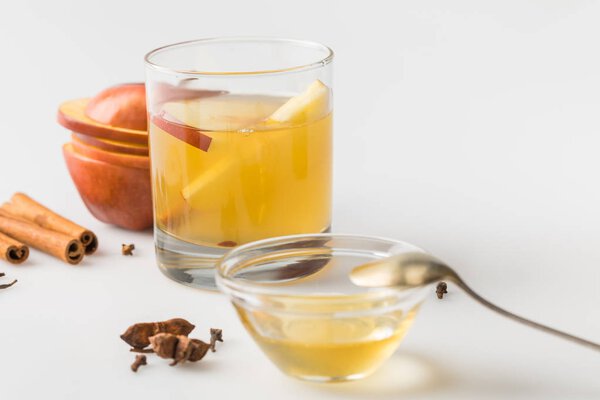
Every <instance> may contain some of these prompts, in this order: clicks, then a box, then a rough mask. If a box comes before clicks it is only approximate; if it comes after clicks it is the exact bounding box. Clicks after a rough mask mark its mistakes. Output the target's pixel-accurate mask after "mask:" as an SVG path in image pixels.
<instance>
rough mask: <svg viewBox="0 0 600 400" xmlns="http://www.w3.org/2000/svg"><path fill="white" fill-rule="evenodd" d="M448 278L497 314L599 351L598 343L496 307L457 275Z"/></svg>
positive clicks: (599, 345)
mask: <svg viewBox="0 0 600 400" xmlns="http://www.w3.org/2000/svg"><path fill="white" fill-rule="evenodd" d="M449 278H450V280H452V281H454V283H455V284H456V285H458V286H459V287H460V288H461V289H462V290H464V291H465V292H466V293H467V294H468V295H469V296H471V297H472V298H473V299H475V300H477V301H478V302H479V303H481V304H482V305H484V306H486V307H487V308H489V309H491V310H494V311H496V312H497V313H499V314H502V315H504V316H505V317H507V318H510V319H512V320H514V321H517V322H520V323H522V324H524V325H527V326H529V327H531V328H535V329H538V330H540V331H542V332H546V333H550V334H552V335H555V336H558V337H560V338H563V339H566V340H569V341H571V342H574V343H577V344H580V345H582V346H585V347H588V348H590V349H592V350H596V351H600V344H598V343H594V342H590V341H589V340H585V339H582V338H579V337H577V336H573V335H570V334H568V333H565V332H561V331H559V330H557V329H554V328H550V327H549V326H546V325H542V324H538V323H537V322H533V321H531V320H529V319H526V318H523V317H519V316H518V315H515V314H513V313H511V312H508V311H506V310H505V309H503V308H500V307H498V306H497V305H495V304H492V303H490V302H489V301H487V300H486V299H484V298H483V297H481V296H480V295H478V294H477V293H475V292H474V291H473V289H471V288H470V287H469V286H467V284H466V283H465V282H464V281H463V280H462V279H460V278H459V277H458V276H452V277H449Z"/></svg>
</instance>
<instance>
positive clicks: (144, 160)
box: [71, 140, 150, 170]
mask: <svg viewBox="0 0 600 400" xmlns="http://www.w3.org/2000/svg"><path fill="white" fill-rule="evenodd" d="M71 147H72V148H73V151H75V152H76V153H78V154H81V155H82V156H84V157H87V158H91V159H93V160H97V161H102V162H105V163H108V164H112V165H117V166H120V167H126V168H139V169H146V170H148V169H150V157H148V156H139V155H134V154H123V153H115V152H112V151H106V150H102V149H100V148H98V147H94V146H90V145H88V144H86V143H84V142H81V141H78V140H73V141H72V142H71Z"/></svg>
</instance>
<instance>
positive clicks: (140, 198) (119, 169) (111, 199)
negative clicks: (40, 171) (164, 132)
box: [63, 143, 152, 230]
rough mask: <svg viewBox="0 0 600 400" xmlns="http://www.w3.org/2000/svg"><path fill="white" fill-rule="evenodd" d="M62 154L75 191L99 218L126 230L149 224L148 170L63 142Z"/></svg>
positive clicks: (150, 209)
mask: <svg viewBox="0 0 600 400" xmlns="http://www.w3.org/2000/svg"><path fill="white" fill-rule="evenodd" d="M63 156H64V158H65V162H66V164H67V168H68V169H69V173H70V175H71V178H72V179H73V182H74V183H75V186H76V187H77V190H78V192H79V195H80V196H81V198H82V200H83V202H84V203H85V205H86V207H87V208H88V210H90V212H91V213H92V215H94V216H95V217H96V218H97V219H99V220H100V221H103V222H106V223H109V224H113V225H117V226H119V227H121V228H125V229H130V230H143V229H147V228H150V227H151V226H152V195H151V189H150V171H149V170H148V169H143V168H133V167H126V166H122V165H113V164H109V163H107V162H104V161H99V160H95V159H92V158H89V157H86V156H84V155H82V154H80V153H78V152H76V151H75V150H74V149H73V145H72V144H71V143H67V144H65V145H64V146H63Z"/></svg>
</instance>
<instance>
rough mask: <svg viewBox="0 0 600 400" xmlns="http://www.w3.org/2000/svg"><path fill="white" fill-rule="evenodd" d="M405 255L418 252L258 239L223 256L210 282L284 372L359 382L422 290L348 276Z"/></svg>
mask: <svg viewBox="0 0 600 400" xmlns="http://www.w3.org/2000/svg"><path fill="white" fill-rule="evenodd" d="M407 251H423V250H421V249H419V248H418V247H415V246H413V245H410V244H408V243H404V242H399V241H395V240H389V239H382V238H377V237H367V236H352V235H338V234H328V233H326V234H315V235H294V236H285V237H279V238H273V239H266V240H261V241H257V242H253V243H249V244H246V245H243V246H240V247H238V248H236V249H234V250H232V251H231V252H229V253H228V254H227V255H225V256H224V257H223V259H222V260H221V261H220V263H219V264H218V266H217V284H218V285H219V287H220V288H221V290H223V292H225V293H226V294H227V295H229V296H230V298H231V301H232V303H233V305H234V306H235V309H236V310H237V313H238V315H239V317H240V319H241V321H242V323H243V324H244V326H245V327H246V329H247V330H248V332H249V333H250V335H252V337H253V338H254V340H255V341H256V343H258V345H259V346H260V348H261V349H262V350H263V351H264V352H265V354H266V355H267V356H268V357H269V358H270V359H271V361H272V362H273V363H274V364H275V365H276V366H277V367H278V368H279V369H280V370H282V371H283V372H284V373H286V374H288V375H291V376H293V377H296V378H300V379H304V380H309V381H316V382H340V381H348V380H354V379H360V378H363V377H365V376H367V375H369V374H371V373H372V372H374V371H375V370H376V369H377V368H378V367H379V366H380V365H382V364H383V363H384V362H385V361H386V360H387V359H388V358H389V357H390V356H391V355H392V354H393V353H394V351H395V350H396V349H397V347H398V345H399V344H400V341H401V340H402V338H403V337H404V335H405V334H406V331H407V330H408V329H409V328H410V325H411V324H412V321H413V319H414V316H415V314H416V312H417V311H418V309H419V305H420V304H421V303H422V302H423V300H424V299H425V295H426V293H427V290H428V289H427V288H418V289H409V290H399V289H392V288H361V287H357V286H355V285H354V284H352V282H351V281H350V279H349V273H350V271H351V270H352V269H353V268H354V267H356V266H358V265H360V264H363V263H365V262H369V261H373V260H376V259H379V258H384V257H388V256H390V255H392V254H397V253H401V252H407Z"/></svg>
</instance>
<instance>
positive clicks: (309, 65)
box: [144, 36, 334, 76]
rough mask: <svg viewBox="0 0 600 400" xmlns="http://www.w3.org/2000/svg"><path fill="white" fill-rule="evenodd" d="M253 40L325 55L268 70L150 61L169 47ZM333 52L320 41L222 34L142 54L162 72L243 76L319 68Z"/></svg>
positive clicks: (331, 58) (168, 47)
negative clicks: (192, 66) (193, 66)
mask: <svg viewBox="0 0 600 400" xmlns="http://www.w3.org/2000/svg"><path fill="white" fill-rule="evenodd" d="M253 41H261V42H265V43H269V42H272V43H287V44H292V45H302V46H305V47H312V48H314V49H321V50H325V51H326V52H327V55H326V56H325V57H324V58H320V59H318V60H317V61H314V62H310V63H307V64H302V65H292V66H290V67H286V68H277V69H268V70H256V71H229V72H227V71H197V70H187V69H180V68H171V67H168V66H166V65H161V64H158V63H156V62H153V61H151V59H152V57H154V56H155V55H157V54H159V53H162V52H164V51H168V50H171V49H175V48H178V47H186V46H190V45H194V44H207V43H219V42H222V43H231V42H239V43H242V42H253ZM333 57H334V52H333V50H332V49H331V48H330V47H328V46H326V45H324V44H321V43H318V42H313V41H310V40H301V39H286V38H280V37H268V36H222V37H209V38H202V39H194V40H186V41H183V42H177V43H172V44H168V45H165V46H161V47H158V48H156V49H154V50H151V51H149V52H148V53H146V55H145V56H144V62H145V63H146V66H148V67H150V68H153V69H155V70H157V71H160V72H164V73H172V74H185V75H195V76H235V75H237V76H244V75H274V74H281V73H287V72H299V71H308V70H311V69H316V68H321V67H324V66H326V65H328V64H330V63H331V62H332V61H333Z"/></svg>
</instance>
